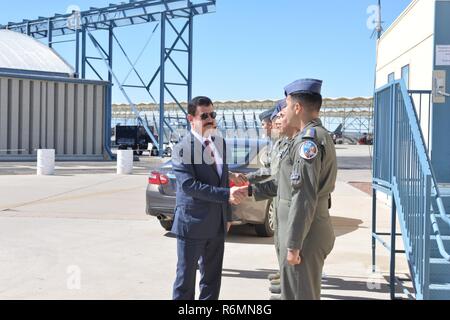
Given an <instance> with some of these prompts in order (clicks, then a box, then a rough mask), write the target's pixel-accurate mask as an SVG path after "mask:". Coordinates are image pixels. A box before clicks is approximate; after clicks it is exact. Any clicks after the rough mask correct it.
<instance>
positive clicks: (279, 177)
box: [250, 104, 296, 293]
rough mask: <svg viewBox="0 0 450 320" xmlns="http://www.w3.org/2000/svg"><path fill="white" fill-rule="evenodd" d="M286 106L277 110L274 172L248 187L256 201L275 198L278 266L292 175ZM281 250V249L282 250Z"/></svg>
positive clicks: (274, 288)
mask: <svg viewBox="0 0 450 320" xmlns="http://www.w3.org/2000/svg"><path fill="white" fill-rule="evenodd" d="M285 107H286V105H284V104H283V105H281V106H280V108H279V109H278V110H279V111H280V112H279V113H278V117H279V119H280V123H281V125H280V134H281V135H283V139H282V142H281V143H280V147H279V152H278V155H277V158H278V160H277V163H278V165H277V166H276V169H275V170H276V172H275V174H274V175H273V176H272V179H271V180H268V181H265V182H262V183H256V184H255V185H252V186H250V193H251V194H252V195H253V196H254V197H255V200H256V201H261V200H266V199H270V198H273V197H275V200H274V204H275V208H276V228H275V230H276V235H277V237H276V239H275V247H276V252H277V258H278V262H279V265H280V267H281V265H282V264H283V262H284V261H285V260H286V254H285V251H286V246H283V242H284V239H285V236H284V235H285V230H286V224H287V214H288V212H289V207H287V206H286V204H287V203H288V202H289V201H290V197H291V185H290V183H285V181H287V180H288V179H289V177H290V175H291V173H292V164H291V163H290V161H289V147H290V145H291V143H292V137H293V136H294V135H295V133H296V129H295V128H293V127H290V126H288V124H287V118H286V116H285V111H284V109H285ZM282 248H283V249H282ZM274 281H275V282H272V287H271V292H272V293H281V290H282V289H281V287H280V283H279V282H278V283H276V280H274Z"/></svg>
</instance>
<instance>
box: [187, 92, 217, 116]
mask: <svg viewBox="0 0 450 320" xmlns="http://www.w3.org/2000/svg"><path fill="white" fill-rule="evenodd" d="M211 105H213V102H212V101H211V99H210V98H208V97H202V96H201V97H195V98H194V99H192V100H191V101H190V102H189V104H188V114H190V115H191V116H194V117H195V114H196V113H197V108H198V107H208V106H211Z"/></svg>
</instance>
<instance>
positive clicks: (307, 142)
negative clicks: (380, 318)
mask: <svg viewBox="0 0 450 320" xmlns="http://www.w3.org/2000/svg"><path fill="white" fill-rule="evenodd" d="M289 158H290V161H291V162H292V163H293V169H292V174H290V176H289V177H286V175H285V176H284V179H286V178H287V179H288V180H287V181H288V183H289V184H290V186H291V190H292V192H291V197H290V198H291V199H290V202H289V203H286V207H283V208H282V209H281V208H280V211H283V212H284V211H288V212H289V213H288V214H287V217H285V218H286V219H287V224H286V225H283V226H281V225H280V228H279V232H280V234H281V233H283V239H281V237H280V241H281V242H280V252H281V256H283V257H284V259H283V260H282V261H283V263H282V265H281V291H282V299H283V300H319V299H320V292H321V282H322V270H323V266H324V262H325V259H326V257H327V256H328V255H329V254H330V252H331V250H332V249H333V246H334V242H335V235H334V231H333V227H332V225H331V219H330V214H329V207H330V203H331V202H330V199H331V193H332V192H333V191H334V188H335V183H336V176H337V161H336V150H335V146H334V143H333V140H332V138H331V137H330V135H329V133H328V131H327V130H326V129H325V128H324V127H323V126H322V123H321V121H320V119H316V120H313V121H311V122H310V123H309V124H308V125H307V126H306V127H305V128H304V130H303V131H302V132H301V133H299V134H298V135H297V136H296V137H295V138H294V141H293V143H292V146H291V149H290V153H289ZM280 207H281V206H280ZM287 209H288V210H287ZM280 220H281V217H280ZM288 249H299V250H300V255H301V258H302V262H301V264H300V265H296V266H291V265H289V264H288V263H287V259H286V257H287V253H288Z"/></svg>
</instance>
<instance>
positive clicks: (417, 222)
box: [372, 80, 450, 299]
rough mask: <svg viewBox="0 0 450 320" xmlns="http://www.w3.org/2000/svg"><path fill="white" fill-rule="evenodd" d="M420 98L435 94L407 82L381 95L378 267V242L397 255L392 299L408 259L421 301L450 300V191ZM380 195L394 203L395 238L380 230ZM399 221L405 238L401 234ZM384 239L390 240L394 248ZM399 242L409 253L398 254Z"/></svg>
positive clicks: (376, 161)
mask: <svg viewBox="0 0 450 320" xmlns="http://www.w3.org/2000/svg"><path fill="white" fill-rule="evenodd" d="M414 94H421V95H423V94H431V92H428V93H427V92H422V91H420V92H419V91H410V92H408V91H407V89H406V86H405V84H404V82H403V81H402V80H400V81H396V82H394V83H391V84H389V85H387V86H385V87H382V88H380V89H378V90H376V92H375V119H374V127H375V136H374V138H375V140H374V157H373V211H372V214H373V217H372V218H373V225H372V236H373V237H372V262H373V266H374V268H375V264H376V259H375V258H376V242H377V241H380V242H381V243H382V244H383V246H384V247H386V248H387V249H388V250H390V253H391V263H390V264H391V265H390V288H391V298H392V299H395V298H396V290H395V289H396V282H399V280H398V279H397V277H396V272H395V271H396V266H395V258H396V254H398V253H405V254H406V257H407V260H408V263H409V268H410V274H411V278H412V282H413V285H414V290H415V297H416V299H450V255H449V253H448V252H449V251H450V218H449V215H448V213H447V212H446V209H445V207H444V200H445V199H446V198H447V199H448V198H449V197H450V192H449V191H450V189H449V188H448V187H446V186H442V185H439V184H438V183H437V180H436V176H435V174H434V172H433V167H432V165H431V160H430V157H429V152H428V150H427V147H426V144H425V141H424V138H423V134H422V131H421V128H420V122H419V117H418V115H417V112H416V107H415V106H414V99H413V97H412V96H413V95H414ZM420 101H421V100H420ZM377 191H380V192H383V193H385V194H388V195H390V196H391V197H392V205H391V231H390V233H381V232H378V230H377V224H376V220H377V207H376V199H377ZM397 217H398V221H399V223H400V228H401V233H397V231H396V230H397V226H396V220H397V219H396V218H397ZM384 236H389V237H390V244H388V243H386V242H385V241H384V240H383V237H384ZM399 236H401V237H402V239H403V243H404V248H405V250H404V251H403V250H398V249H397V247H398V246H397V237H399ZM374 271H375V270H374Z"/></svg>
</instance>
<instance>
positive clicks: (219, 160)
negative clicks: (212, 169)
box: [191, 130, 223, 177]
mask: <svg viewBox="0 0 450 320" xmlns="http://www.w3.org/2000/svg"><path fill="white" fill-rule="evenodd" d="M191 132H192V134H193V135H194V137H195V138H196V139H197V140H198V141H200V142H201V144H202V145H205V141H206V140H209V142H210V144H209V146H210V147H211V150H212V152H213V154H214V160H215V162H216V169H217V173H218V174H219V177H222V171H223V159H222V156H221V155H220V152H219V151H218V150H217V148H216V145H215V144H214V142H213V140H212V137H211V136H209V137H208V138H205V137H202V136H201V135H200V134H199V133H198V132H196V131H195V130H191Z"/></svg>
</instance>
